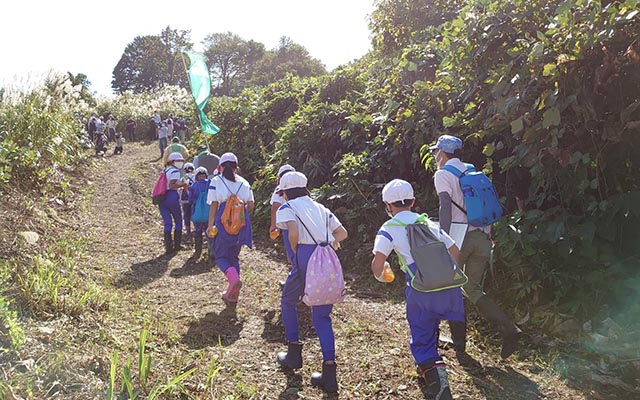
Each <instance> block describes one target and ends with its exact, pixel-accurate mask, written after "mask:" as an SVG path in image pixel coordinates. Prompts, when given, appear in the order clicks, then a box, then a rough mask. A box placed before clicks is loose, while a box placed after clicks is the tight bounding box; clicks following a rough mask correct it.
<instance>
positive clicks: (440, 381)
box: [371, 179, 464, 400]
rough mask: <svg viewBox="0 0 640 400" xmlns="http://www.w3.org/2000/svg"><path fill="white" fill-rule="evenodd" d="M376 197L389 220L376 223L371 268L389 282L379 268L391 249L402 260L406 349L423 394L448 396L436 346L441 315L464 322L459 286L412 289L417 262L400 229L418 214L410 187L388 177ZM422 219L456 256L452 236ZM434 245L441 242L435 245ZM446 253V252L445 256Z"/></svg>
mask: <svg viewBox="0 0 640 400" xmlns="http://www.w3.org/2000/svg"><path fill="white" fill-rule="evenodd" d="M382 201H383V202H384V206H385V211H386V212H387V214H388V215H389V216H390V217H391V219H390V220H389V221H387V222H386V223H385V224H383V225H382V227H381V228H380V230H379V231H378V234H377V235H376V239H375V244H374V246H373V254H374V257H373V260H372V262H371V270H372V271H373V274H374V276H375V277H376V279H378V280H380V281H387V282H389V281H390V280H389V279H384V277H383V273H385V272H386V271H385V270H388V264H387V263H386V260H387V257H388V256H389V255H390V254H391V251H393V250H395V252H396V253H397V254H398V258H399V259H400V260H401V262H402V264H403V265H405V267H404V268H405V269H406V271H405V272H406V280H407V283H406V286H405V289H404V297H405V301H406V313H407V322H408V323H409V328H410V331H411V342H410V348H411V353H412V354H413V358H414V359H415V361H416V364H417V365H418V373H419V374H420V375H421V376H422V377H423V378H424V380H425V382H426V385H427V391H428V392H429V394H430V395H431V396H433V398H434V399H435V400H451V399H452V397H451V391H450V389H449V381H448V379H447V372H446V369H445V365H444V361H443V360H442V358H441V357H440V355H439V354H438V349H437V344H438V327H439V325H440V320H442V319H445V320H453V321H464V305H463V300H462V291H461V289H460V287H453V288H449V289H446V288H445V289H441V290H440V289H439V290H435V291H429V292H427V291H422V290H417V289H415V287H414V286H415V285H414V284H415V282H414V281H415V279H414V276H416V275H417V266H416V262H415V261H414V258H413V257H412V250H413V249H412V247H411V246H410V241H409V235H408V233H407V232H408V231H407V228H406V227H407V225H410V224H414V223H415V222H416V221H417V220H419V217H420V215H418V214H416V213H414V212H412V211H411V208H412V207H413V204H414V201H415V198H414V193H413V187H412V186H411V184H410V183H409V182H407V181H403V180H401V179H394V180H392V181H391V182H389V183H387V184H386V185H385V187H384V188H383V189H382ZM425 219H426V218H425ZM424 222H425V223H426V224H427V226H428V230H429V232H430V235H432V236H433V237H434V238H435V239H436V241H442V242H444V244H445V246H446V248H447V249H448V251H449V253H450V255H451V257H453V259H454V260H457V259H458V257H459V251H458V248H457V247H456V246H455V244H454V242H453V239H451V238H450V237H449V235H447V234H446V233H444V232H443V231H442V230H441V229H439V228H438V227H437V225H435V224H434V223H433V222H431V221H429V220H428V219H426V221H424ZM440 246H442V245H441V244H440ZM443 251H444V250H443ZM445 252H446V251H445ZM448 257H449V256H448V255H446V258H448ZM422 261H425V260H421V262H422ZM431 261H432V260H429V261H427V262H431ZM385 264H387V265H385ZM385 275H386V274H385ZM462 275H463V276H464V274H462ZM391 279H392V278H391Z"/></svg>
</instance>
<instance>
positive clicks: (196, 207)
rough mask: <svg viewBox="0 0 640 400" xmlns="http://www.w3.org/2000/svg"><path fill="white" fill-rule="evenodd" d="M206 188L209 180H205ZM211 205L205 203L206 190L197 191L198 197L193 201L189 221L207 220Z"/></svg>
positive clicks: (201, 221)
mask: <svg viewBox="0 0 640 400" xmlns="http://www.w3.org/2000/svg"><path fill="white" fill-rule="evenodd" d="M207 188H209V180H207ZM210 209H211V206H210V205H209V204H207V191H204V192H200V193H198V198H197V199H196V201H195V202H194V203H193V213H192V214H191V221H193V222H194V223H196V224H198V223H204V222H209V211H210Z"/></svg>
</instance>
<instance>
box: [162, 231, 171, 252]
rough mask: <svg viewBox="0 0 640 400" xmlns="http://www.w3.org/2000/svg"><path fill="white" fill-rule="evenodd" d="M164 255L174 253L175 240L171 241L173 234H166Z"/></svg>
mask: <svg viewBox="0 0 640 400" xmlns="http://www.w3.org/2000/svg"><path fill="white" fill-rule="evenodd" d="M164 253H165V254H171V253H173V240H171V232H165V233H164Z"/></svg>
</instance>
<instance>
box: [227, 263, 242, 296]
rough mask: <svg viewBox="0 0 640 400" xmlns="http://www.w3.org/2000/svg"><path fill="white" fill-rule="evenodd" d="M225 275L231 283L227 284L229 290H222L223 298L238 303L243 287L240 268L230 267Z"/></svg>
mask: <svg viewBox="0 0 640 400" xmlns="http://www.w3.org/2000/svg"><path fill="white" fill-rule="evenodd" d="M224 275H225V276H226V277H227V281H228V282H229V285H228V286H227V290H225V291H224V292H222V300H225V301H228V302H230V303H237V302H238V295H239V294H240V288H241V287H242V282H241V281H240V276H239V275H238V270H237V269H236V267H229V268H227V270H226V271H225V272H224Z"/></svg>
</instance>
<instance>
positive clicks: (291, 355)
mask: <svg viewBox="0 0 640 400" xmlns="http://www.w3.org/2000/svg"><path fill="white" fill-rule="evenodd" d="M276 361H277V362H278V364H280V365H282V366H283V367H286V368H289V369H300V368H302V343H289V344H288V345H287V351H286V352H284V351H281V352H280V353H278V354H277V355H276Z"/></svg>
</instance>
